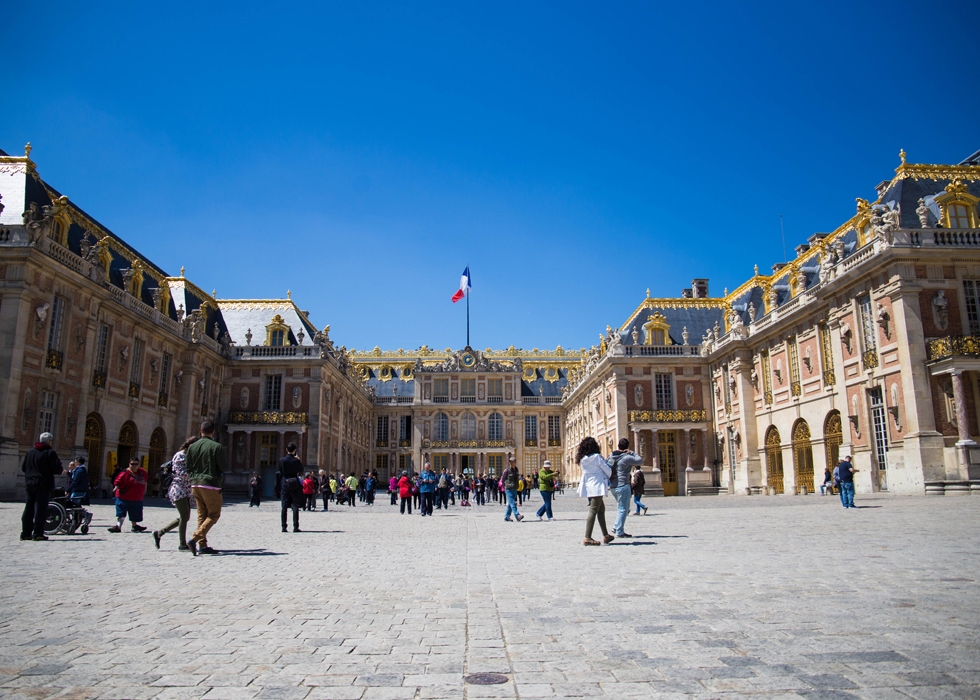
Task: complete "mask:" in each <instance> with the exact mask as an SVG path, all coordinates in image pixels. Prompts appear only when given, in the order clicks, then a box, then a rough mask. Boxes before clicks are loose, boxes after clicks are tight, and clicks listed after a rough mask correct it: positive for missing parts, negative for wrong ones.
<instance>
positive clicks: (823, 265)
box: [819, 250, 834, 282]
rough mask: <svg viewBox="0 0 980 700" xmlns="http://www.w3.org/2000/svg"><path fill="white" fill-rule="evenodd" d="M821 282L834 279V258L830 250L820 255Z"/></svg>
mask: <svg viewBox="0 0 980 700" xmlns="http://www.w3.org/2000/svg"><path fill="white" fill-rule="evenodd" d="M819 274H820V281H821V282H827V281H829V280H831V279H833V277H834V257H833V253H832V252H831V251H830V250H825V251H823V253H822V254H821V255H820V273H819Z"/></svg>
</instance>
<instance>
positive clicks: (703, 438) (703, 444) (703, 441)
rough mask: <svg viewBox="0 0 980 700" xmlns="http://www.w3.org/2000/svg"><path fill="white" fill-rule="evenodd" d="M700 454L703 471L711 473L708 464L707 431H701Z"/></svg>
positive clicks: (705, 429) (704, 429) (703, 429)
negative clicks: (702, 458)
mask: <svg viewBox="0 0 980 700" xmlns="http://www.w3.org/2000/svg"><path fill="white" fill-rule="evenodd" d="M701 452H702V455H703V457H704V469H703V471H706V472H707V471H711V467H710V465H709V464H708V429H707V428H702V429H701Z"/></svg>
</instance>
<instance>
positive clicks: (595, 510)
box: [575, 437, 616, 546]
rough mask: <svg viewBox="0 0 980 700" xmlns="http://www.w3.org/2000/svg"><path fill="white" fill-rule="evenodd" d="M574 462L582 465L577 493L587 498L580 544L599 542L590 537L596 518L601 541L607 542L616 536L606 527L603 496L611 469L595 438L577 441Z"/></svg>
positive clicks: (596, 543) (589, 544)
mask: <svg viewBox="0 0 980 700" xmlns="http://www.w3.org/2000/svg"><path fill="white" fill-rule="evenodd" d="M575 463H576V464H578V465H579V466H581V467H582V481H581V483H579V485H578V495H579V496H581V497H582V498H588V499H589V517H588V519H587V520H586V521H585V541H583V542H582V544H584V545H586V546H598V544H599V542H598V541H597V540H594V539H592V530H593V528H595V521H596V518H598V519H599V529H600V530H602V541H603V542H605V543H606V544H609V543H610V542H612V541H613V540H614V539H616V538H615V537H613V536H612V535H610V534H609V530H607V529H606V501H605V498H604V496H605V495H606V491H608V490H609V475H610V474H611V473H612V471H611V470H610V469H609V465H608V464H606V459H605V457H603V456H602V452H601V451H600V450H599V443H597V442H596V441H595V438H591V437H587V438H585V439H584V440H582V442H580V443H579V446H578V453H577V454H576V455H575Z"/></svg>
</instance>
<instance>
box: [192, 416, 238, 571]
mask: <svg viewBox="0 0 980 700" xmlns="http://www.w3.org/2000/svg"><path fill="white" fill-rule="evenodd" d="M186 465H187V467H186V468H187V476H188V477H189V478H190V481H191V493H192V494H194V502H195V504H196V505H197V530H196V531H195V532H194V535H193V536H192V537H191V538H190V539H189V540H187V546H188V547H190V550H191V553H193V554H194V556H195V557H196V556H197V555H198V552H200V553H201V554H217V553H218V550H216V549H212V548H211V547H209V546H208V531H209V530H210V529H211V528H212V527H214V524H215V523H216V522H218V518H220V517H221V504H222V500H221V482H222V480H223V478H224V473H225V470H226V469H228V460H227V458H226V457H225V448H224V447H222V446H221V444H220V443H218V442H217V441H216V440H215V439H214V423H213V422H212V421H211V420H210V419H205V421H204V422H203V423H201V439H200V440H198V441H197V442H195V443H194V444H193V445H191V446H190V447H188V448H187V457H186Z"/></svg>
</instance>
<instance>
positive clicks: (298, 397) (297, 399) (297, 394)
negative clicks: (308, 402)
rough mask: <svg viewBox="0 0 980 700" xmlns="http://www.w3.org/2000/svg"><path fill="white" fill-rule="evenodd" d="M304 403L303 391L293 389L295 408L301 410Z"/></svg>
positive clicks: (297, 388) (296, 387)
mask: <svg viewBox="0 0 980 700" xmlns="http://www.w3.org/2000/svg"><path fill="white" fill-rule="evenodd" d="M302 403H303V390H302V389H300V388H299V387H298V386H294V387H293V408H299V407H300V404H302Z"/></svg>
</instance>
